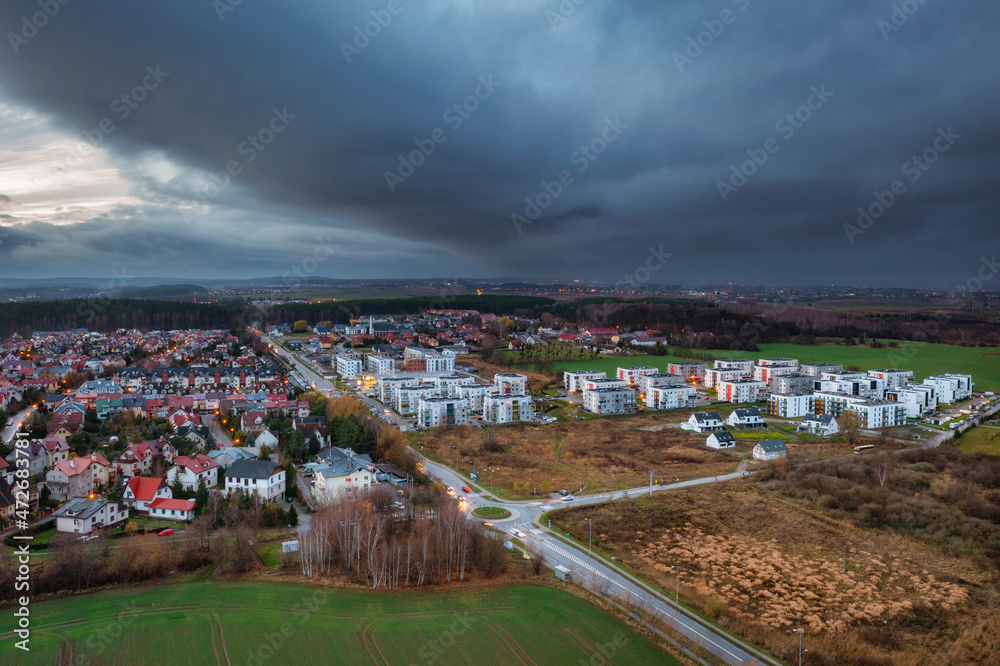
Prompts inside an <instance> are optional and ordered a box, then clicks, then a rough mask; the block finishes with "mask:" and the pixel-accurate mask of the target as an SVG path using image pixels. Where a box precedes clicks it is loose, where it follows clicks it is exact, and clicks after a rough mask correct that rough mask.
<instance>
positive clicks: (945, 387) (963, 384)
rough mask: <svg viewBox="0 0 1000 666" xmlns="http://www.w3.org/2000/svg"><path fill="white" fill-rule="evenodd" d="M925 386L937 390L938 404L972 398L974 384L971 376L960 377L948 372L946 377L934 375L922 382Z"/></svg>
mask: <svg viewBox="0 0 1000 666" xmlns="http://www.w3.org/2000/svg"><path fill="white" fill-rule="evenodd" d="M924 384H925V385H927V386H933V387H934V388H935V389H936V390H937V395H938V402H942V403H952V402H958V401H959V400H965V399H966V398H971V397H972V391H973V390H974V389H975V384H973V383H972V375H961V374H956V373H953V372H950V373H948V374H946V375H935V376H933V377H928V378H927V379H925V380H924Z"/></svg>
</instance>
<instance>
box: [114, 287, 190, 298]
mask: <svg viewBox="0 0 1000 666" xmlns="http://www.w3.org/2000/svg"><path fill="white" fill-rule="evenodd" d="M207 293H208V289H206V288H205V287H202V286H201V285H197V284H163V285H158V286H155V287H138V288H136V289H125V290H123V291H122V293H121V297H122V298H176V297H177V296H191V295H192V294H207Z"/></svg>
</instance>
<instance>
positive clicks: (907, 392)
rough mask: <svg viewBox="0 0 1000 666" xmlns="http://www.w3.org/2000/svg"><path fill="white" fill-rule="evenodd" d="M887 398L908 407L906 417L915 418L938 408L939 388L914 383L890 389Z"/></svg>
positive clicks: (886, 393)
mask: <svg viewBox="0 0 1000 666" xmlns="http://www.w3.org/2000/svg"><path fill="white" fill-rule="evenodd" d="M885 397H886V400H890V401H892V402H898V403H899V404H901V405H904V406H905V407H906V418H909V419H915V418H918V417H920V416H921V415H923V414H926V413H928V412H930V411H933V410H934V409H936V408H937V405H938V401H937V389H936V388H934V387H933V386H930V385H927V384H913V385H911V386H907V387H905V388H895V389H889V390H888V391H886V392H885Z"/></svg>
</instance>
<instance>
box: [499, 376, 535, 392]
mask: <svg viewBox="0 0 1000 666" xmlns="http://www.w3.org/2000/svg"><path fill="white" fill-rule="evenodd" d="M493 385H494V386H496V387H497V393H500V394H501V395H524V394H525V393H527V392H528V391H527V387H528V378H527V377H525V376H524V375H519V374H517V373H516V372H499V373H497V374H495V375H493Z"/></svg>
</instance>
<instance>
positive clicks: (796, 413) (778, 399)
mask: <svg viewBox="0 0 1000 666" xmlns="http://www.w3.org/2000/svg"><path fill="white" fill-rule="evenodd" d="M815 411H816V399H815V398H814V397H813V395H812V394H811V393H808V394H805V395H794V394H790V393H772V394H771V395H769V396H768V398H767V413H768V415H769V416H778V417H781V418H783V419H797V418H800V417H802V416H805V415H806V414H813V413H814V412H815Z"/></svg>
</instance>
